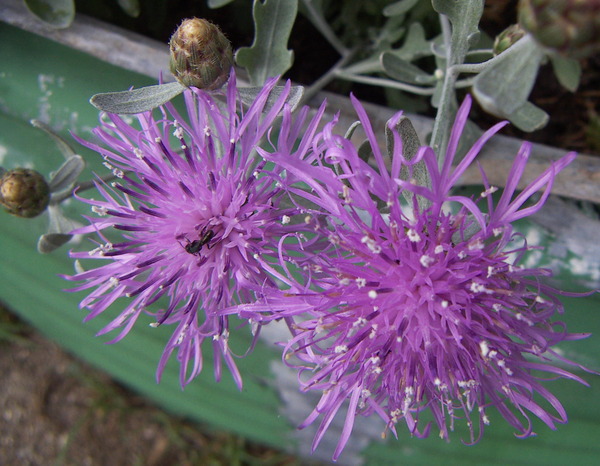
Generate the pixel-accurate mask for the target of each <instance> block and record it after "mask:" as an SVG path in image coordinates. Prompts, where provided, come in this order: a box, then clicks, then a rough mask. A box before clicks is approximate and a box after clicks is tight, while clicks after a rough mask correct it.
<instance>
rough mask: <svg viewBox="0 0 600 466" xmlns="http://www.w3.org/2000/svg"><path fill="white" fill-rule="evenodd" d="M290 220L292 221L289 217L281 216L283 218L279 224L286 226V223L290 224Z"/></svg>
mask: <svg viewBox="0 0 600 466" xmlns="http://www.w3.org/2000/svg"><path fill="white" fill-rule="evenodd" d="M291 220H292V219H291V218H290V216H289V215H283V216H282V217H281V223H282V224H283V225H287V224H288V223H290V221H291Z"/></svg>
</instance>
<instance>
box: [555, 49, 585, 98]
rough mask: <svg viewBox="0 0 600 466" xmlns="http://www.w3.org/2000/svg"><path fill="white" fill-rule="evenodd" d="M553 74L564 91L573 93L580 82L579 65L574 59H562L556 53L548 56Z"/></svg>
mask: <svg viewBox="0 0 600 466" xmlns="http://www.w3.org/2000/svg"><path fill="white" fill-rule="evenodd" d="M550 61H551V62H552V69H553V70H554V74H555V75H556V78H557V79H558V82H559V83H561V84H562V85H563V86H564V87H565V88H566V89H568V90H569V91H571V92H575V91H576V90H577V88H578V87H579V81H580V80H581V64H580V63H579V61H577V60H576V59H574V58H568V57H563V56H562V55H559V54H557V53H553V54H552V55H550Z"/></svg>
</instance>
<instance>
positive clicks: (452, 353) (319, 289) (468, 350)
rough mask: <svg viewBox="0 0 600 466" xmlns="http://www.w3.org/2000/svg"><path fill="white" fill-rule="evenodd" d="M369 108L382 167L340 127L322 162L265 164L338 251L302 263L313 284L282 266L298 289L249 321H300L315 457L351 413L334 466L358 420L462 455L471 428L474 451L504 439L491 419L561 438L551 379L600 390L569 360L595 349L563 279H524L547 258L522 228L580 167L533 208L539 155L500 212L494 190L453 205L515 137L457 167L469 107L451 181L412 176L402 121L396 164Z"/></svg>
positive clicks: (318, 150)
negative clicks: (576, 320)
mask: <svg viewBox="0 0 600 466" xmlns="http://www.w3.org/2000/svg"><path fill="white" fill-rule="evenodd" d="M353 104H354V107H355V109H356V112H357V114H358V117H359V119H360V122H361V124H362V127H363V128H364V131H365V133H366V135H367V138H368V141H369V143H370V147H371V149H372V153H373V159H374V165H375V166H374V167H372V166H370V165H369V164H367V163H366V162H364V161H363V160H361V158H360V157H359V154H358V152H357V149H356V148H355V147H354V146H353V145H352V143H351V142H350V141H348V140H347V139H345V138H343V137H342V136H339V135H336V134H334V133H333V128H334V126H335V124H336V122H335V121H333V122H331V123H329V124H327V125H326V126H325V128H324V130H323V131H322V133H321V134H320V135H319V136H318V138H317V140H315V143H314V144H313V146H312V148H311V150H302V151H299V152H293V151H286V150H285V149H286V148H283V149H281V148H280V150H279V151H278V152H276V153H274V154H264V155H265V157H267V158H270V159H271V160H272V161H273V162H275V163H276V164H278V166H280V167H281V168H285V170H286V173H287V175H288V179H289V180H293V182H290V183H288V185H287V189H288V190H289V191H290V193H292V194H293V196H294V197H295V198H296V199H297V203H298V205H299V206H300V205H303V204H304V205H310V206H311V208H310V209H308V208H307V211H311V212H312V215H311V216H310V217H309V218H307V220H306V221H307V223H308V224H310V225H312V226H313V228H314V230H315V232H316V233H317V234H318V235H320V237H321V238H323V241H322V242H323V247H322V251H321V252H320V253H318V254H316V253H314V254H313V253H311V252H310V251H305V253H304V255H303V256H302V257H298V258H295V259H294V263H295V265H296V266H297V267H298V269H300V270H302V271H303V277H304V278H303V279H298V278H294V277H297V274H294V273H292V272H289V273H284V272H282V270H283V269H282V267H288V268H290V265H289V263H284V262H282V263H281V267H280V268H275V267H272V268H271V273H273V274H274V275H276V276H278V278H280V279H281V280H283V281H285V283H287V289H286V290H285V291H283V292H281V293H279V294H275V293H272V292H271V293H266V294H265V295H264V296H263V299H262V300H260V301H259V302H257V303H254V304H245V305H241V306H238V307H237V308H236V310H237V312H241V313H242V314H245V315H248V316H250V315H251V316H253V317H254V318H257V319H260V318H261V317H260V315H261V313H264V315H263V317H262V319H263V320H264V321H267V320H271V319H273V318H286V319H287V320H288V323H289V325H290V329H291V331H292V333H293V337H292V339H291V340H290V341H289V342H287V343H286V346H285V358H284V359H285V361H286V362H287V363H288V364H290V365H292V366H293V367H296V368H297V369H298V371H299V373H300V377H299V380H300V381H301V382H300V383H301V388H302V390H305V391H309V390H311V391H312V390H315V391H318V392H320V393H322V396H321V399H320V401H319V403H318V405H317V406H316V407H315V409H314V411H313V412H312V414H310V416H309V417H308V418H307V419H306V421H305V422H304V423H303V424H302V426H301V427H305V426H307V425H309V424H311V423H313V422H314V421H315V420H316V419H317V418H319V417H321V418H322V420H321V424H320V427H319V429H318V431H317V435H316V437H315V440H314V443H313V449H314V448H316V447H317V445H318V444H319V442H320V440H321V438H322V436H323V435H324V433H325V431H326V430H327V428H328V426H329V424H330V422H331V420H332V418H333V417H334V416H335V415H336V413H337V412H338V410H339V409H340V407H341V406H342V405H343V404H344V403H345V402H346V401H347V400H348V411H347V415H346V418H345V427H344V430H343V433H342V435H341V439H340V441H339V444H338V446H337V449H336V451H335V453H334V459H336V458H337V457H338V456H339V455H340V453H341V452H342V450H343V448H344V446H345V444H346V443H347V442H348V439H349V438H350V435H351V432H352V428H353V423H354V419H355V416H356V415H358V414H361V415H365V416H368V415H370V414H373V413H375V414H377V415H378V416H380V417H381V418H382V419H383V420H384V421H385V423H386V428H388V429H390V430H391V431H392V432H393V433H394V435H396V425H397V423H398V422H402V421H403V422H404V423H405V424H406V426H407V428H408V431H409V432H410V433H411V434H412V435H415V436H418V437H426V436H428V435H429V433H430V430H431V428H432V426H433V428H434V429H437V432H436V434H438V433H439V435H440V437H442V438H444V439H448V437H449V431H451V430H453V428H454V425H455V424H456V423H465V424H466V425H467V426H468V429H469V431H470V442H476V441H477V440H478V438H479V436H480V435H481V434H482V432H483V430H484V426H485V425H486V424H488V423H489V419H488V416H487V411H488V410H489V409H491V408H495V409H497V410H498V411H499V412H500V414H501V415H502V416H503V417H504V418H505V419H506V421H507V422H508V423H509V424H510V425H511V426H513V427H514V428H515V429H516V430H517V431H518V433H519V435H520V436H523V437H526V436H529V435H532V434H533V431H532V426H531V422H530V417H531V415H533V416H536V417H538V418H539V419H541V420H542V421H543V422H544V423H545V424H547V425H548V426H549V427H550V428H552V429H554V428H555V423H557V422H561V423H562V422H566V419H567V417H566V413H565V411H564V409H563V407H562V405H561V403H560V402H559V400H558V399H557V398H556V397H555V396H554V395H552V393H550V392H549V391H548V390H547V389H546V388H545V387H544V386H543V385H542V384H541V382H540V381H541V380H542V379H543V376H544V375H546V376H549V377H550V378H561V377H562V378H568V379H573V380H576V381H578V382H581V383H585V382H584V381H583V380H582V379H581V378H579V377H578V376H576V375H574V374H572V373H570V372H568V371H566V370H565V369H563V368H561V367H559V365H560V364H561V363H567V364H574V363H572V362H571V361H568V360H566V359H565V358H564V357H562V356H561V355H560V353H559V352H557V351H556V350H555V349H553V347H554V346H555V345H556V344H558V343H560V342H562V341H565V340H577V339H581V338H584V337H585V336H586V335H583V334H569V333H567V331H566V329H565V325H564V324H563V323H561V322H555V321H553V319H554V317H555V316H556V314H559V313H562V312H563V306H562V305H561V303H560V301H559V300H558V298H557V297H558V295H559V294H560V293H559V292H558V291H556V290H554V289H552V288H551V287H549V286H547V285H545V284H544V279H545V278H546V277H547V276H549V275H550V274H551V272H550V271H549V270H546V269H528V268H524V267H523V266H521V265H519V263H520V262H521V260H522V258H523V255H524V253H525V252H526V251H528V250H529V249H531V248H530V246H529V245H528V244H527V243H526V241H525V239H524V238H522V237H521V236H520V235H519V234H518V233H516V232H514V231H513V228H512V226H511V223H512V222H514V221H515V220H518V219H521V218H524V217H527V216H528V215H531V214H533V213H534V212H537V211H538V210H539V209H540V208H541V207H542V205H543V204H544V202H545V200H546V198H547V196H548V195H549V192H550V189H551V186H552V181H553V179H554V177H555V175H556V174H557V173H558V172H559V171H560V170H562V169H563V168H564V167H565V166H567V165H568V164H569V163H570V162H571V161H572V160H573V159H574V157H575V153H569V154H567V155H565V156H564V157H563V158H561V159H560V160H558V161H556V162H554V163H552V164H551V166H550V167H549V168H548V169H547V170H546V171H544V172H543V173H542V174H541V175H539V176H538V177H537V178H536V179H535V180H534V181H532V182H531V183H530V184H529V185H528V186H527V187H526V188H525V189H524V190H523V191H521V192H520V193H519V194H517V193H516V186H517V184H518V182H519V180H520V178H521V176H522V174H523V172H524V169H525V165H526V162H527V158H528V156H529V153H530V149H531V147H530V145H529V144H528V143H524V144H523V145H522V147H521V149H520V151H519V153H518V154H517V155H516V158H515V161H514V164H513V166H512V169H511V171H510V173H509V174H508V178H507V180H508V181H507V184H506V187H505V188H504V190H503V191H502V193H501V194H499V195H498V197H496V198H494V197H493V196H492V194H493V193H494V192H495V191H497V189H496V188H495V187H492V186H490V185H489V184H488V182H487V179H486V177H485V174H483V185H484V190H483V192H482V193H481V194H480V195H479V196H475V197H466V196H462V195H459V194H453V193H452V188H453V186H454V185H455V184H456V182H457V180H458V179H459V177H460V176H461V174H462V173H463V172H464V171H465V170H466V169H467V167H468V166H469V165H471V164H472V163H473V161H474V159H475V157H476V156H477V154H478V153H479V152H480V150H481V148H482V146H483V145H484V144H485V143H486V141H488V140H489V139H490V138H491V137H492V136H493V135H494V134H495V133H496V132H497V131H499V129H500V128H501V127H502V126H504V124H505V123H500V124H497V125H495V126H494V127H492V128H491V129H490V130H488V131H486V132H485V133H484V134H483V135H482V136H481V137H480V138H479V140H478V141H477V142H476V143H475V144H474V145H473V146H472V148H471V149H470V150H469V151H468V153H467V154H466V155H465V157H464V158H463V159H462V160H460V161H458V160H455V155H456V150H457V145H458V140H459V137H460V136H461V133H462V131H463V128H464V126H465V123H466V121H467V116H468V113H469V109H470V106H471V100H470V98H467V99H466V100H465V102H464V103H463V105H462V106H461V108H460V110H459V112H458V115H457V117H456V121H455V123H454V126H453V129H452V133H451V137H450V140H449V144H448V148H447V150H446V153H445V156H444V158H443V160H442V161H441V167H439V166H438V162H437V160H436V154H435V153H434V152H433V150H432V149H431V148H430V147H421V148H420V149H419V150H418V152H417V154H416V156H415V157H414V159H413V160H411V161H408V160H406V159H404V158H403V156H402V142H401V141H400V136H399V135H398V133H397V131H396V130H395V125H396V124H397V122H398V119H399V118H400V114H398V115H396V116H395V117H394V118H393V119H392V120H391V121H390V122H389V123H388V125H389V129H390V130H391V131H392V134H393V135H394V151H393V155H392V157H391V160H387V161H386V160H385V157H384V156H383V154H382V153H381V151H380V150H379V148H378V144H377V141H376V138H375V135H374V132H373V129H372V127H371V125H370V122H369V119H368V117H367V115H366V112H365V110H364V109H363V107H362V106H361V105H360V104H359V103H358V101H357V100H356V99H353ZM386 162H389V164H387V163H386ZM454 163H456V164H457V165H456V167H455V168H453V164H454ZM417 164H420V165H419V166H418V167H419V168H423V167H424V168H426V171H427V172H428V174H429V177H430V182H431V183H430V186H431V187H426V186H419V185H417V184H415V183H414V182H411V181H410V180H411V179H412V175H413V173H416V169H417ZM404 172H406V173H408V176H402V175H401V173H404ZM284 182H285V180H282V183H284ZM307 188H308V189H307ZM540 191H542V194H541V196H540V197H539V199H538V200H537V201H534V202H533V203H532V202H530V201H531V198H532V195H533V194H534V193H537V192H540ZM405 198H406V199H410V202H404V201H403V200H404V199H405ZM303 215H304V214H303ZM264 266H265V267H266V268H268V267H269V265H268V264H266V263H265V264H264ZM294 357H295V358H294ZM557 362H558V364H557ZM574 365H575V366H577V367H581V366H578V365H577V364H574ZM539 400H543V401H544V402H546V403H544V404H540V403H539ZM547 406H550V407H551V409H550V408H548V407H547ZM426 411H428V412H427V413H425V412H426ZM422 416H424V419H422ZM426 419H431V420H432V421H431V422H427V421H426Z"/></svg>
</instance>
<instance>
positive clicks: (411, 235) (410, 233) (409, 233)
mask: <svg viewBox="0 0 600 466" xmlns="http://www.w3.org/2000/svg"><path fill="white" fill-rule="evenodd" d="M406 236H407V237H408V239H409V240H410V241H411V242H412V243H418V242H419V241H421V237H420V236H419V234H418V233H417V232H416V231H415V230H413V229H412V228H409V229H408V231H407V232H406Z"/></svg>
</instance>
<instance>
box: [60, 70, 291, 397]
mask: <svg viewBox="0 0 600 466" xmlns="http://www.w3.org/2000/svg"><path fill="white" fill-rule="evenodd" d="M275 83H276V80H275V79H272V80H270V81H269V82H268V83H267V84H266V86H265V87H264V89H262V91H261V92H260V93H259V94H258V95H257V97H256V100H255V101H254V103H253V104H252V105H251V106H250V108H249V109H247V110H243V109H242V108H241V104H240V102H239V100H238V95H237V88H236V82H235V77H232V79H231V80H230V82H229V85H228V87H227V90H226V103H225V104H221V103H220V102H219V101H217V100H215V97H214V96H213V95H211V94H208V93H206V92H204V91H201V90H198V89H188V90H186V91H185V92H184V96H185V102H186V106H187V115H184V116H181V115H179V114H178V113H177V111H176V110H175V108H174V107H173V106H172V105H170V104H167V105H166V106H165V107H163V108H161V111H162V118H160V119H155V118H154V117H153V115H152V113H151V112H147V113H144V114H141V115H139V117H138V119H139V125H140V129H136V128H134V127H133V126H130V125H129V124H128V123H127V122H126V121H125V120H123V119H122V118H121V117H119V116H117V115H107V119H108V121H105V122H103V123H102V125H101V126H100V127H98V128H97V129H96V130H95V131H94V133H95V135H96V136H97V137H98V138H99V140H100V143H99V144H94V143H91V142H86V141H80V142H82V144H84V145H85V146H87V147H90V148H92V149H93V150H95V151H97V152H99V153H100V154H102V156H103V157H104V159H105V160H106V163H105V165H107V166H108V167H109V168H110V169H112V170H113V173H114V174H115V175H116V176H118V178H119V179H118V181H117V182H115V183H112V184H111V185H110V186H109V185H107V184H105V183H102V182H98V183H97V188H98V191H99V192H100V194H101V196H102V199H100V200H94V199H82V200H83V201H84V202H86V203H88V204H90V205H91V206H92V210H93V211H94V212H95V213H96V214H99V216H96V217H92V218H90V219H89V220H90V225H89V226H87V227H85V228H83V229H81V230H79V231H78V233H97V234H98V236H99V237H100V238H101V240H100V244H99V245H98V247H97V248H96V249H94V250H92V251H89V252H87V251H86V252H73V253H72V256H73V257H75V258H77V259H95V260H99V261H102V262H105V264H104V265H102V266H100V267H98V268H94V269H91V270H88V271H84V272H81V273H78V274H77V275H74V276H72V277H67V278H68V279H70V280H74V281H83V284H81V285H80V286H78V287H77V288H75V289H74V290H90V289H91V290H92V291H91V292H90V294H89V295H88V296H87V297H86V298H85V299H84V300H83V301H82V302H81V307H83V308H87V309H89V311H90V312H89V314H88V316H87V318H86V320H89V319H92V318H94V317H96V316H98V315H99V314H101V313H104V312H107V310H108V308H109V306H111V304H113V302H115V301H117V300H118V299H120V298H127V299H128V300H129V301H128V303H127V304H126V305H125V307H124V309H123V310H122V311H120V312H119V313H118V315H117V316H116V318H115V319H114V320H113V321H112V322H111V323H110V324H109V325H107V326H106V327H105V328H104V329H103V330H102V331H101V332H100V333H106V332H109V331H112V330H115V329H117V328H122V330H121V332H120V334H119V335H118V336H117V338H115V340H113V341H118V340H119V339H121V338H123V336H124V335H126V334H127V333H128V332H129V330H130V329H131V328H132V327H133V325H134V324H135V322H136V320H137V319H138V317H139V316H140V315H141V314H142V313H144V312H147V313H151V311H150V310H149V306H151V305H152V304H154V303H156V302H157V301H159V299H161V298H162V300H163V301H159V302H158V303H157V305H158V304H160V303H161V302H164V301H165V300H166V302H167V303H168V304H167V305H165V306H164V308H162V309H161V310H159V311H154V312H153V314H154V315H155V318H156V323H155V324H154V325H175V326H176V328H175V329H174V331H173V335H172V337H171V339H170V340H169V341H168V343H167V345H166V348H165V351H164V354H163V357H162V359H161V361H160V363H159V367H158V371H157V377H159V378H160V374H161V372H162V370H163V368H164V366H165V364H166V362H167V359H168V358H169V356H170V355H171V353H172V352H173V351H175V350H177V351H178V359H179V361H180V363H181V372H180V381H181V384H182V385H183V384H186V383H188V382H189V381H190V380H191V379H192V378H193V377H194V376H196V375H198V373H199V372H200V371H201V369H202V352H201V345H202V342H203V341H204V340H205V339H212V340H213V346H214V351H215V359H216V360H217V361H216V365H215V376H216V377H217V378H219V376H220V371H221V357H219V355H221V356H222V358H223V359H224V361H225V363H226V364H227V366H229V369H230V370H231V371H232V374H233V376H234V378H235V380H236V382H237V383H238V385H239V386H241V377H240V375H239V372H238V370H237V368H236V366H235V363H234V361H233V359H232V354H231V352H230V350H229V347H228V335H229V332H228V327H229V325H228V318H224V317H222V316H217V315H216V311H217V310H218V309H220V308H222V307H226V306H231V305H232V304H234V303H237V302H244V301H247V300H251V299H252V298H253V296H254V293H255V291H256V290H264V289H266V288H268V287H270V286H273V285H274V284H273V281H272V280H271V279H270V278H269V276H268V275H267V274H265V273H264V271H263V270H262V268H261V265H260V262H259V261H258V260H257V259H256V257H259V256H266V255H268V254H270V253H272V251H273V250H275V249H276V247H277V242H278V241H279V239H280V238H281V237H282V236H284V235H292V234H293V233H294V232H298V226H292V225H291V224H287V221H286V219H289V218H290V216H293V215H294V214H295V210H291V211H290V210H287V209H285V208H283V207H282V206H280V203H281V201H282V197H283V196H284V195H285V196H287V194H286V193H285V192H284V191H283V190H282V189H281V188H278V187H277V186H275V185H274V184H273V182H272V181H271V177H270V176H269V173H270V172H269V171H268V170H267V171H266V170H265V169H264V167H265V162H264V160H262V159H261V158H260V157H259V156H258V155H257V153H256V147H257V146H258V145H259V144H260V143H261V141H263V139H266V138H265V137H266V136H267V135H268V132H269V130H270V129H271V127H272V125H273V122H274V120H275V119H276V118H277V116H278V115H279V114H280V112H281V110H282V108H283V107H284V105H285V101H286V98H287V96H288V94H289V90H290V86H289V83H288V84H287V86H286V87H285V88H284V90H283V91H282V92H281V94H280V96H279V97H278V98H277V99H271V100H273V102H270V103H269V107H267V99H268V97H269V94H270V92H271V90H272V89H273V87H274V86H275ZM300 125H301V122H300ZM114 229H116V230H118V231H119V232H121V234H122V236H120V235H119V236H118V239H117V240H114V239H113V238H114V237H115V235H114V233H115V232H113V230H114ZM290 247H292V246H290ZM84 265H85V264H84ZM155 306H156V305H155ZM108 312H112V311H108Z"/></svg>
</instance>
